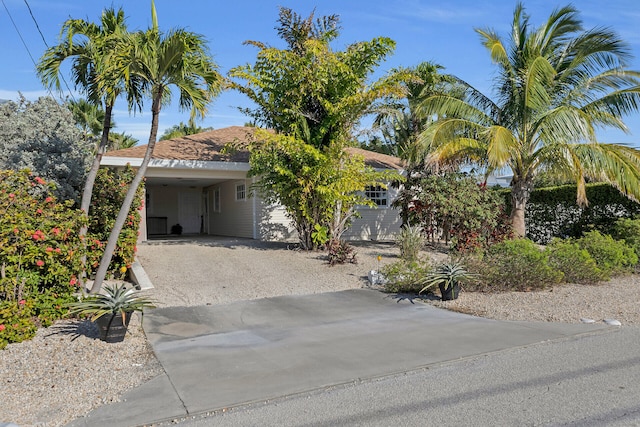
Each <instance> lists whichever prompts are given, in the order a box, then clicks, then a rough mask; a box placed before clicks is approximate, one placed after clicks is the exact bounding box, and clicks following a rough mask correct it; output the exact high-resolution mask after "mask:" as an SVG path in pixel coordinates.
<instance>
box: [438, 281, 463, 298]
mask: <svg viewBox="0 0 640 427" xmlns="http://www.w3.org/2000/svg"><path fill="white" fill-rule="evenodd" d="M458 294H460V286H459V285H458V284H457V283H454V284H453V286H450V287H448V288H445V285H444V283H440V295H442V301H451V300H454V299H457V298H458Z"/></svg>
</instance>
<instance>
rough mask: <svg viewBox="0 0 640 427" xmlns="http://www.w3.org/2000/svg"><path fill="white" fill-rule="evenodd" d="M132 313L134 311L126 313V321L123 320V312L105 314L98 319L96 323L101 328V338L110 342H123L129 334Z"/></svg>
mask: <svg viewBox="0 0 640 427" xmlns="http://www.w3.org/2000/svg"><path fill="white" fill-rule="evenodd" d="M132 314H133V312H128V313H126V315H125V321H124V322H123V321H122V313H117V314H105V315H104V316H101V317H99V318H98V319H96V321H95V323H96V325H98V329H99V330H100V339H101V340H102V341H105V342H109V343H114V342H122V341H123V340H124V336H125V335H126V334H127V327H128V326H129V321H130V320H131V315H132Z"/></svg>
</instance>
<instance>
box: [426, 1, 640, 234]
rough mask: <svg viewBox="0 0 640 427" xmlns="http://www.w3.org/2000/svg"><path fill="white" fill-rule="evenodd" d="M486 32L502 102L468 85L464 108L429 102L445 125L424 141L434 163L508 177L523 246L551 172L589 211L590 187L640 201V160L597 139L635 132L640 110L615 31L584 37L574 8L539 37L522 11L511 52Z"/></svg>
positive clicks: (636, 79) (639, 92)
mask: <svg viewBox="0 0 640 427" xmlns="http://www.w3.org/2000/svg"><path fill="white" fill-rule="evenodd" d="M477 32H478V33H479V34H480V36H481V37H482V40H483V44H484V46H485V47H486V48H487V50H488V51H489V53H490V55H491V58H492V60H493V62H494V63H495V64H497V66H498V68H499V75H498V77H497V78H496V80H495V82H496V85H495V87H494V89H495V92H496V93H497V98H496V100H495V101H494V100H492V99H491V98H489V97H488V96H485V95H484V94H482V93H480V92H479V91H478V90H476V89H475V88H473V87H472V86H471V85H469V84H468V83H466V82H463V81H459V84H460V85H462V87H465V89H466V92H465V98H464V99H463V100H461V99H458V98H456V97H452V96H450V95H446V94H439V95H434V96H431V97H429V98H427V99H426V100H425V101H424V102H423V104H422V107H423V108H424V111H425V113H427V114H438V115H440V116H441V117H444V118H443V119H441V120H439V121H438V122H437V123H435V124H434V125H433V126H430V127H429V128H428V129H427V130H426V131H425V132H424V133H423V134H422V136H421V143H422V144H423V148H424V150H425V152H426V153H428V159H429V161H431V162H436V163H437V162H447V161H451V160H461V159H462V160H471V161H484V162H486V165H487V167H488V170H489V171H491V170H495V169H496V168H502V167H509V168H510V169H511V171H512V172H513V179H512V181H511V199H512V211H511V220H512V223H513V228H514V231H515V232H516V233H517V234H518V235H521V236H524V234H525V212H526V207H527V202H528V200H529V197H530V194H531V191H532V190H533V187H534V178H535V177H536V174H537V173H539V172H540V171H542V170H553V171H558V172H560V173H562V174H564V175H565V176H570V177H572V180H574V181H575V182H576V183H577V188H578V193H577V201H578V203H579V204H581V205H585V204H586V203H587V199H586V193H585V180H586V179H593V180H598V181H606V182H609V183H611V184H613V185H614V186H616V187H617V188H618V189H619V190H620V191H621V192H623V193H624V194H626V195H628V196H630V197H632V198H635V199H639V198H640V185H639V179H640V152H639V151H637V150H635V149H633V148H630V147H628V146H625V145H621V144H605V143H600V142H598V139H597V137H596V129H598V128H607V127H613V128H617V129H621V130H623V131H627V127H626V126H625V124H624V121H623V117H624V116H625V115H627V114H630V113H633V112H637V111H638V108H639V105H640V73H638V72H637V71H630V70H628V69H627V63H628V60H629V59H630V53H629V48H628V46H627V45H626V44H625V43H624V42H623V40H621V39H620V38H619V37H618V36H617V35H616V34H615V33H614V32H613V31H611V30H609V29H605V28H594V29H591V30H584V29H583V26H582V21H581V20H580V19H579V17H578V11H577V10H576V9H574V8H573V7H572V6H566V7H562V8H559V9H556V10H554V11H553V12H552V14H551V15H550V16H549V19H548V20H547V21H546V22H545V23H544V24H542V25H541V26H540V27H538V28H531V26H530V25H529V16H528V15H527V14H526V13H525V11H524V7H523V5H522V4H518V5H517V6H516V8H515V12H514V16H513V23H512V31H511V39H510V40H508V41H507V42H503V40H502V39H501V38H500V37H499V36H498V35H497V34H496V33H495V32H494V31H493V30H477Z"/></svg>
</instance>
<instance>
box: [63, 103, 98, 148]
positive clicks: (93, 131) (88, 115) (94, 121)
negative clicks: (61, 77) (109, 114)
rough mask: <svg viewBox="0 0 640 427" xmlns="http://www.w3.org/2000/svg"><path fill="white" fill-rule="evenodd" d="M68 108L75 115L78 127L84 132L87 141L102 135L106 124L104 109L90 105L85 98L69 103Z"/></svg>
mask: <svg viewBox="0 0 640 427" xmlns="http://www.w3.org/2000/svg"><path fill="white" fill-rule="evenodd" d="M67 108H69V110H70V111H71V114H73V119H74V120H75V121H76V125H77V126H78V127H79V128H80V129H81V130H82V133H83V134H84V137H85V140H88V139H90V138H93V137H97V136H99V135H100V134H101V133H102V128H103V123H104V118H105V114H104V109H102V108H101V107H100V106H98V105H95V104H92V103H90V102H89V101H87V100H86V99H84V98H80V99H78V100H77V101H76V100H75V99H72V100H69V101H67Z"/></svg>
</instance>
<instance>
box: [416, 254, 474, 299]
mask: <svg viewBox="0 0 640 427" xmlns="http://www.w3.org/2000/svg"><path fill="white" fill-rule="evenodd" d="M475 276H476V275H475V274H474V273H469V272H468V271H467V270H466V268H465V267H464V265H463V264H462V263H461V262H457V261H454V262H450V263H444V264H440V265H439V266H437V267H436V269H435V271H433V272H432V273H430V274H428V275H427V277H426V279H425V281H424V284H425V285H424V287H423V288H422V289H421V290H420V292H419V293H422V292H424V291H426V290H427V289H429V288H431V287H433V286H439V287H440V288H441V290H443V291H445V292H448V291H449V290H450V289H453V287H454V286H455V285H457V284H459V283H460V282H464V281H466V280H471V279H473V278H474V277H475Z"/></svg>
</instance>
